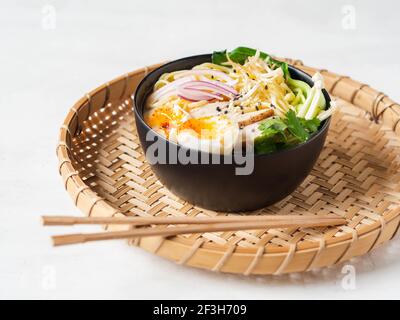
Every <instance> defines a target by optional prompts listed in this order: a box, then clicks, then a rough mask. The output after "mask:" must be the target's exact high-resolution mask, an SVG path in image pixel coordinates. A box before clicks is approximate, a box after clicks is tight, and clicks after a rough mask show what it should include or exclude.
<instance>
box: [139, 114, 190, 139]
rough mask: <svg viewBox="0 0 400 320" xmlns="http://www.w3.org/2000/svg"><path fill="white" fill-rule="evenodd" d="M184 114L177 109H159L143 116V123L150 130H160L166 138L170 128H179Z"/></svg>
mask: <svg viewBox="0 0 400 320" xmlns="http://www.w3.org/2000/svg"><path fill="white" fill-rule="evenodd" d="M184 117H185V113H184V112H183V111H182V110H180V109H179V108H173V107H160V108H157V109H155V110H154V111H152V112H149V113H148V114H147V115H146V116H145V122H146V123H147V124H148V125H149V126H150V127H151V128H159V129H161V130H162V131H163V132H164V133H165V135H166V136H167V137H168V134H169V131H170V129H171V128H176V127H179V125H180V124H181V123H182V120H183V118H184Z"/></svg>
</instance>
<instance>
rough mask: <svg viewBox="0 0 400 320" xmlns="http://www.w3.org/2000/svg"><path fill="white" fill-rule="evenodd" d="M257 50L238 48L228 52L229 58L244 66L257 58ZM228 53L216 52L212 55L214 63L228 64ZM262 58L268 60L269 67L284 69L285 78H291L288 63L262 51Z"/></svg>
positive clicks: (224, 51)
mask: <svg viewBox="0 0 400 320" xmlns="http://www.w3.org/2000/svg"><path fill="white" fill-rule="evenodd" d="M256 52H257V50H255V49H252V48H247V47H237V48H236V49H234V50H232V51H230V52H228V56H229V58H230V59H231V60H232V61H233V62H236V63H239V64H244V63H245V62H246V59H247V58H248V57H252V56H255V54H256ZM226 54H227V51H226V50H223V51H214V53H213V54H212V62H213V63H215V64H219V65H223V63H224V62H227V61H228V60H227V58H226ZM260 58H262V59H264V60H266V61H267V62H268V64H269V65H271V66H273V67H275V68H282V70H283V74H284V75H285V77H290V74H289V67H288V64H287V63H286V62H282V61H278V60H276V59H273V58H272V57H271V56H270V55H269V54H267V53H265V52H261V51H260Z"/></svg>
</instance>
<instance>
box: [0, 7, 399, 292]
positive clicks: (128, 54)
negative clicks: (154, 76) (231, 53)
mask: <svg viewBox="0 0 400 320" xmlns="http://www.w3.org/2000/svg"><path fill="white" fill-rule="evenodd" d="M378 4H379V5H378ZM399 9H400V6H399V5H398V3H397V4H396V2H395V1H383V0H380V1H377V0H376V1H354V0H346V1H335V2H334V1H329V4H328V1H323V2H322V1H316V0H315V1H261V0H260V1H255V0H246V1H232V0H231V1H216V0H207V1H205V0H202V1H190V2H189V1H183V0H182V1H179V0H174V1H155V0H147V1H117V0H116V1H107V0H104V1H99V0H97V1H95V0H90V1H66V0H65V1H61V0H57V1H56V0H35V1H22V0H19V1H15V0H2V1H1V2H0V41H1V46H0V48H1V53H0V72H1V74H0V110H1V115H2V117H1V120H2V121H1V125H0V133H1V134H0V169H1V174H0V213H1V223H0V298H29V299H31V298H68V299H69V298H122V299H131V298H132V299H134V298H136V299H138V298H142V299H150V298H160V299H162V298H172V299H184V298H188V299H191V298H211V299H213V298H223V299H231V298H232V299H247V298H254V299H276V298H303V299H313V298H322V299H324V298H344V299H350V298H400V276H399V273H400V252H399V251H400V240H399V238H396V239H395V240H394V241H392V242H391V243H390V244H387V245H385V246H383V247H382V248H380V249H377V250H376V251H374V252H373V253H371V254H369V255H366V256H365V257H363V258H359V259H356V260H354V261H351V262H350V264H351V265H352V266H354V267H355V271H356V273H355V280H356V281H355V285H354V286H350V287H349V286H346V285H343V283H344V280H343V277H344V276H345V275H344V274H343V273H342V267H343V266H337V267H333V268H329V269H324V270H322V271H319V272H315V273H306V274H295V275H292V276H281V277H251V278H245V277H240V276H233V275H223V274H214V273H211V272H207V271H202V270H196V269H191V268H187V267H183V266H178V265H175V264H173V263H171V262H169V261H166V260H163V259H161V258H159V257H156V256H153V255H151V254H149V253H146V252H144V251H142V250H140V249H138V248H131V247H128V246H127V245H126V244H125V243H124V242H108V243H101V244H100V243H94V244H87V245H80V246H72V247H65V248H58V249H54V248H52V247H51V244H50V241H49V235H50V234H51V231H52V230H49V229H44V228H43V227H42V226H41V225H40V219H39V217H40V215H41V214H76V215H78V214H79V212H78V210H77V209H76V208H75V207H74V205H73V204H72V201H71V200H70V198H69V196H68V195H67V193H66V192H65V191H64V188H63V185H62V182H61V178H60V177H59V175H58V173H57V159H56V156H55V146H56V143H57V136H58V129H59V127H60V125H61V123H62V121H63V119H64V116H65V115H66V113H67V111H68V110H69V108H70V107H71V106H72V105H73V103H74V102H75V101H76V100H77V99H78V98H80V97H81V96H83V94H84V93H85V92H87V91H89V90H91V89H93V88H95V87H97V86H98V85H100V84H102V83H104V82H106V81H108V80H110V79H112V78H114V77H116V76H118V75H121V74H123V73H126V72H127V71H131V70H134V69H136V68H139V67H141V66H144V65H148V64H152V63H155V62H159V61H163V60H166V59H173V58H178V57H182V56H187V55H192V54H197V53H205V52H210V51H212V50H213V49H224V48H234V47H236V46H238V45H247V46H251V47H258V48H261V49H264V50H265V51H268V52H272V53H274V54H276V55H281V56H288V57H295V58H299V59H302V60H303V61H305V62H306V63H308V64H309V65H312V66H316V67H323V68H327V69H328V70H333V71H336V72H338V73H342V74H347V75H350V76H351V77H353V78H355V79H358V80H363V81H364V82H366V83H368V84H370V85H372V86H373V87H375V88H377V89H379V90H382V91H383V92H385V93H387V94H389V95H390V96H391V97H392V98H393V99H395V100H397V101H399V100H400V91H399V90H398V89H399V84H400V82H399V76H398V74H399V72H400V65H399V54H400V43H399V39H400V21H399V19H398V10H399ZM353 11H354V13H355V24H352V21H354V20H351V19H352V17H353V16H350V18H349V16H348V14H349V12H350V14H351V13H352V12H353ZM54 13H55V15H54ZM348 19H350V20H351V21H350V22H349V20H348ZM349 23H350V24H349ZM349 26H350V27H354V28H350V29H348V28H347V27H349ZM54 231H61V229H54ZM69 231H70V230H69ZM345 270H347V269H345ZM352 283H353V282H352Z"/></svg>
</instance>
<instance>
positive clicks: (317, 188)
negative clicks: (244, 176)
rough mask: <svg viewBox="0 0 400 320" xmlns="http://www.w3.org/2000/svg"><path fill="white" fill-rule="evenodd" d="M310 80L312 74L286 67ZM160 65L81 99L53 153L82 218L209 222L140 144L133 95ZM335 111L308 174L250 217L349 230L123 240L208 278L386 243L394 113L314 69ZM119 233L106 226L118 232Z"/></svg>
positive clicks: (361, 89)
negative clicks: (338, 221)
mask: <svg viewBox="0 0 400 320" xmlns="http://www.w3.org/2000/svg"><path fill="white" fill-rule="evenodd" d="M287 61H288V62H289V63H291V64H293V65H296V66H297V67H299V68H300V69H302V70H304V71H305V72H307V73H309V74H311V75H312V74H314V73H315V72H316V71H317V70H316V69H314V68H310V67H307V66H304V65H303V64H302V63H301V61H294V60H287ZM158 66H159V65H153V66H150V67H146V68H142V69H139V70H136V71H133V72H131V73H129V74H127V75H124V76H122V77H119V78H117V79H115V80H113V81H111V82H109V83H107V84H105V85H102V86H101V87H99V88H97V89H95V90H94V91H92V92H90V93H89V94H87V95H86V96H84V97H83V98H81V99H80V100H79V101H78V102H77V103H76V104H75V105H74V106H73V107H72V108H71V110H70V112H69V113H68V115H67V117H66V119H65V121H64V124H63V126H62V128H61V130H60V139H59V140H60V142H59V145H58V147H57V155H58V158H59V161H60V163H59V171H60V174H61V176H62V177H63V180H64V186H65V188H66V190H67V191H68V193H69V194H70V195H71V197H72V199H73V201H74V203H75V205H76V206H77V207H78V208H79V209H80V210H81V211H83V212H84V213H85V214H86V215H89V216H93V217H109V216H143V217H144V216H159V217H165V216H185V215H187V216H215V215H217V214H224V213H217V212H213V211H208V210H204V209H201V208H198V207H195V206H193V205H191V204H189V203H186V202H184V201H182V200H180V199H178V198H177V197H176V196H174V195H173V194H171V193H170V192H169V191H168V190H167V189H166V188H164V187H163V185H162V184H161V183H160V182H159V181H158V180H157V178H156V177H155V176H154V174H153V173H152V171H151V169H150V167H149V165H148V164H147V163H146V162H145V159H144V155H143V153H142V150H141V148H140V145H139V140H138V137H137V134H136V132H135V124H134V117H133V113H132V112H131V109H132V100H131V96H132V94H133V93H134V91H135V88H136V86H137V85H138V83H139V82H140V81H141V79H142V78H143V77H144V76H145V75H146V74H147V73H148V72H149V71H151V70H153V69H155V68H156V67H158ZM318 71H319V72H321V74H322V75H323V76H324V78H325V84H326V88H327V90H328V91H329V92H330V94H331V95H332V96H334V97H335V98H336V100H337V104H338V105H339V107H340V111H339V112H337V113H336V114H335V116H334V117H333V122H332V124H331V127H330V132H329V135H328V138H327V142H326V144H325V147H324V150H323V151H322V153H321V156H320V158H319V160H318V163H317V164H316V166H315V167H314V169H313V170H312V173H311V174H310V175H309V176H308V177H307V178H306V180H305V181H304V182H303V183H302V185H301V186H300V187H299V188H298V189H297V190H296V191H295V192H294V193H293V194H291V195H290V196H288V197H287V198H286V199H284V200H283V201H281V202H280V203H277V204H275V205H273V206H270V207H267V208H265V209H263V210H260V211H257V212H256V213H257V214H304V215H319V214H321V215H323V214H327V213H329V212H330V213H335V214H338V215H340V216H343V217H345V218H346V219H347V225H345V226H341V227H331V228H323V229H321V228H319V229H317V228H308V229H301V230H298V229H272V230H258V231H250V230H249V231H237V232H220V233H204V234H193V235H184V236H177V237H173V238H161V237H152V238H142V239H136V240H132V241H130V244H132V245H137V246H139V247H141V248H143V249H145V250H147V251H150V252H152V253H155V254H157V255H159V256H162V257H164V258H167V259H170V260H173V261H175V262H177V263H179V264H183V265H188V266H193V267H199V268H204V269H209V270H213V271H221V272H230V273H241V274H245V275H250V274H281V273H289V272H300V271H306V270H310V269H314V268H320V267H325V266H330V265H333V264H336V263H339V262H343V261H346V260H348V259H351V258H353V257H356V256H360V255H363V254H365V253H367V252H369V251H370V250H372V249H374V248H376V247H377V246H379V245H381V244H382V243H384V242H386V241H388V240H390V239H392V238H393V237H394V236H395V234H396V232H397V231H398V229H399V225H400V190H399V189H400V188H399V181H400V179H399V178H400V176H399V155H400V140H399V139H398V136H397V135H398V134H399V132H400V125H399V122H400V106H399V105H398V104H397V103H395V102H393V101H392V100H390V99H389V98H388V97H387V96H386V95H384V94H383V93H380V92H378V91H376V90H374V89H372V88H370V87H368V86H367V85H365V84H361V83H359V82H357V81H354V80H352V79H350V78H348V77H344V76H340V75H337V74H334V73H332V72H329V71H327V70H318ZM123 228H127V227H123V226H109V227H108V229H109V230H122V229H123Z"/></svg>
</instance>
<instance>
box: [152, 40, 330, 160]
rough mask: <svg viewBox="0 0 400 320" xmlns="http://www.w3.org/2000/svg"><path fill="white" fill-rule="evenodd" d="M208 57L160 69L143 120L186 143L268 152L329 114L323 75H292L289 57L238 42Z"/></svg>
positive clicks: (297, 138) (296, 139) (298, 138)
mask: <svg viewBox="0 0 400 320" xmlns="http://www.w3.org/2000/svg"><path fill="white" fill-rule="evenodd" d="M212 60H213V61H212V62H207V63H203V64H200V65H197V66H195V67H194V68H192V69H191V70H180V71H175V72H171V73H165V74H163V75H162V76H161V77H160V78H159V80H158V81H157V82H156V84H155V85H154V90H153V92H152V94H151V95H150V96H149V98H148V100H147V112H146V114H145V121H146V122H147V123H148V124H149V126H150V127H152V128H153V129H154V130H156V131H157V132H159V133H160V134H162V135H164V136H165V137H166V138H168V139H170V140H172V141H174V142H177V143H179V144H183V145H185V146H187V147H189V148H195V149H200V150H203V151H209V152H216V153H218V152H219V153H229V152H232V148H234V147H235V146H237V145H240V144H243V143H245V142H248V141H250V142H253V143H254V145H255V151H256V152H257V153H268V152H272V151H275V150H279V149H281V148H287V147H289V146H292V145H295V144H298V143H302V142H304V141H306V140H307V139H308V138H309V137H310V136H311V135H312V134H313V133H314V132H316V131H317V130H318V128H319V126H320V122H321V121H323V120H325V119H326V118H328V117H329V116H330V115H331V113H332V110H333V108H329V109H328V110H325V109H326V101H325V97H324V95H323V92H322V89H323V79H322V76H321V75H320V74H315V75H314V77H313V81H314V85H313V87H310V86H309V85H308V84H307V83H305V82H303V81H300V80H296V79H292V78H291V76H290V73H289V69H288V66H287V64H286V63H283V62H280V61H277V60H274V59H273V58H271V57H270V56H269V55H268V54H266V53H263V52H260V51H258V50H254V49H250V48H244V47H239V48H237V49H235V50H233V51H231V52H226V51H222V52H214V54H213V59H212Z"/></svg>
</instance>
